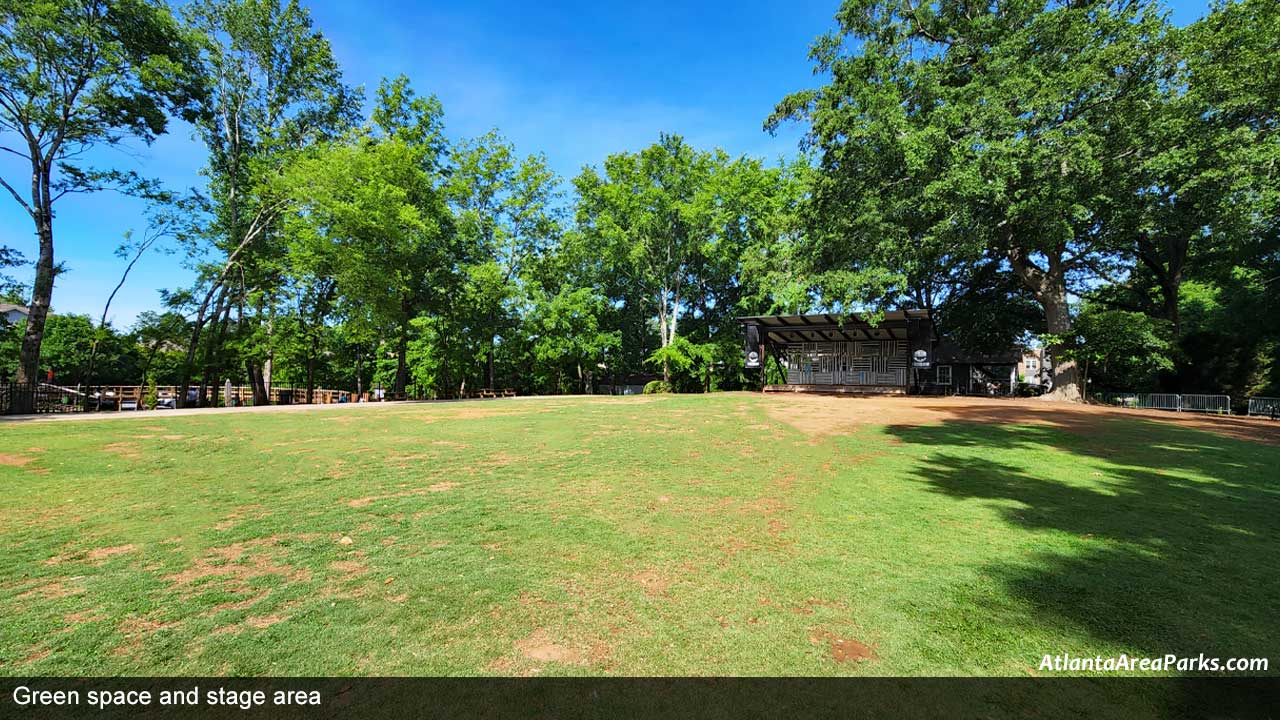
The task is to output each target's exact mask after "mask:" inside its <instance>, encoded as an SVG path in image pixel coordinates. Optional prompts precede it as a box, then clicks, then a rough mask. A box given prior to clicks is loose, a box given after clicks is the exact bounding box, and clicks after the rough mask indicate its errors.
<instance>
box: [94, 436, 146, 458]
mask: <svg viewBox="0 0 1280 720" xmlns="http://www.w3.org/2000/svg"><path fill="white" fill-rule="evenodd" d="M102 450H103V451H104V452H108V453H111V454H112V455H115V456H116V457H121V458H124V459H125V460H137V459H138V458H140V457H142V448H141V447H139V446H138V443H136V442H132V441H130V440H122V441H120V442H113V443H110V444H107V445H103V446H102Z"/></svg>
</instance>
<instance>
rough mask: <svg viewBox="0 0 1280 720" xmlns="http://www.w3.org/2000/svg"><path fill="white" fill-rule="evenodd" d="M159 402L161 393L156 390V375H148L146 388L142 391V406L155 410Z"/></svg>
mask: <svg viewBox="0 0 1280 720" xmlns="http://www.w3.org/2000/svg"><path fill="white" fill-rule="evenodd" d="M159 402H160V393H159V391H158V390H156V379H155V376H154V375H148V376H147V386H146V389H145V390H143V391H142V406H143V407H144V408H146V409H148V410H155V409H156V404H157V403H159Z"/></svg>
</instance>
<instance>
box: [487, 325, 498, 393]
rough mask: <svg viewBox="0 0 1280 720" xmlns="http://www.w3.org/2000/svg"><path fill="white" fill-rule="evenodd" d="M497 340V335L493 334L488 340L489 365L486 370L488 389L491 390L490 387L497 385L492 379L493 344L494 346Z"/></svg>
mask: <svg viewBox="0 0 1280 720" xmlns="http://www.w3.org/2000/svg"><path fill="white" fill-rule="evenodd" d="M497 341H498V338H497V336H494V337H493V338H490V340H489V357H488V365H489V367H488V370H489V389H490V390H492V389H494V388H495V387H497V385H496V384H495V382H494V379H493V346H494V344H495V343H496V342H497Z"/></svg>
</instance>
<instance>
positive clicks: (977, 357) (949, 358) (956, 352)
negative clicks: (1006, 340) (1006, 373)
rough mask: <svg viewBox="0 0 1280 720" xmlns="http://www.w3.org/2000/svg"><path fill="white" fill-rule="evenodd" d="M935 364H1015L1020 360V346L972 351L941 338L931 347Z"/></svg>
mask: <svg viewBox="0 0 1280 720" xmlns="http://www.w3.org/2000/svg"><path fill="white" fill-rule="evenodd" d="M933 362H934V364H935V365H951V364H970V365H1017V364H1018V363H1020V362H1022V348H1009V349H1008V350H1001V351H998V352H991V353H982V352H973V351H972V350H968V349H966V348H963V347H960V346H959V345H957V344H956V343H955V342H953V341H951V340H943V341H942V342H940V343H938V345H937V347H935V348H934V349H933Z"/></svg>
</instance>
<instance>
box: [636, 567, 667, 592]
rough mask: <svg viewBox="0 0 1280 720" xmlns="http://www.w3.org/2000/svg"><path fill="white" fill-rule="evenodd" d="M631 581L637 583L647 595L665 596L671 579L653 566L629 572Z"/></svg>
mask: <svg viewBox="0 0 1280 720" xmlns="http://www.w3.org/2000/svg"><path fill="white" fill-rule="evenodd" d="M631 581H632V582H634V583H636V584H637V585H639V586H640V587H641V588H642V589H643V590H644V594H645V595H648V596H649V597H666V596H667V590H668V589H669V588H670V587H671V579H670V578H668V577H667V576H665V575H663V574H662V573H661V572H659V571H658V570H657V569H655V568H646V569H644V570H641V571H639V572H636V573H632V574H631Z"/></svg>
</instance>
